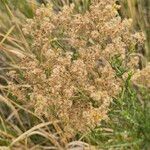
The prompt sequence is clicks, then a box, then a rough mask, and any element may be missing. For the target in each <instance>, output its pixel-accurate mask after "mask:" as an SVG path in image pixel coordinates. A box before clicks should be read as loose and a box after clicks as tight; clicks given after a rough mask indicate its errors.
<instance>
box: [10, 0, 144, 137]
mask: <svg viewBox="0 0 150 150" xmlns="http://www.w3.org/2000/svg"><path fill="white" fill-rule="evenodd" d="M117 8H118V6H117V5H116V4H115V0H93V1H92V4H91V6H90V8H89V10H88V11H86V12H85V13H84V14H79V13H77V12H76V11H75V10H74V6H73V5H71V6H64V7H63V10H62V11H60V12H54V11H53V10H52V7H51V6H49V5H48V6H47V7H44V6H43V7H41V8H39V9H37V12H36V16H35V17H34V18H33V19H30V20H28V23H27V24H26V25H25V27H24V28H23V31H24V33H25V34H26V35H27V36H29V37H30V40H31V50H32V53H31V57H29V56H27V57H25V58H23V59H22V60H21V62H20V63H19V65H20V67H21V68H24V69H22V71H21V72H20V71H19V73H18V72H17V73H14V72H13V73H12V74H13V75H12V74H11V75H10V76H12V78H13V80H12V82H10V90H11V91H12V93H13V94H14V95H15V96H17V99H18V100H20V101H21V102H23V103H24V105H26V106H27V107H28V108H31V109H33V110H34V112H35V113H36V114H38V115H39V116H45V117H47V118H48V119H49V120H55V119H59V120H61V121H62V125H63V130H64V131H65V132H68V133H70V134H71V135H74V133H75V132H76V131H79V132H85V131H87V130H88V129H89V127H90V128H91V127H95V126H96V125H97V124H99V123H100V121H101V120H104V119H107V112H108V110H109V105H110V103H111V101H112V98H113V97H116V96H117V95H118V93H119V92H120V90H121V87H122V81H121V79H120V78H119V77H117V76H116V70H115V69H114V68H113V67H112V66H111V63H110V62H111V58H112V57H113V56H115V55H118V54H119V55H120V57H121V59H123V60H125V59H126V57H128V52H129V51H130V47H131V46H132V47H133V46H135V45H136V44H137V43H138V42H139V40H137V37H135V36H134V33H132V30H131V23H132V21H131V20H130V19H125V20H122V19H121V17H120V16H119V15H118V12H117ZM139 38H140V40H141V39H142V38H141V36H139ZM123 62H124V66H125V65H126V64H125V62H126V61H123ZM14 80H15V81H17V82H13V81H14ZM18 83H19V86H18ZM23 85H28V86H23Z"/></svg>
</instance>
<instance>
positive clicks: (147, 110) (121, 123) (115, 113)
mask: <svg viewBox="0 0 150 150" xmlns="http://www.w3.org/2000/svg"><path fill="white" fill-rule="evenodd" d="M130 78H131V74H129V77H128V79H127V80H126V81H125V82H124V85H125V86H124V87H123V89H122V92H121V93H120V96H119V98H118V99H115V100H114V102H113V103H112V105H111V111H110V112H109V120H108V121H107V122H102V123H101V124H100V125H99V126H98V127H97V128H95V129H94V130H92V131H91V133H90V134H89V135H88V136H86V138H85V139H86V140H87V141H89V142H91V143H92V144H96V145H98V146H99V147H100V148H103V149H111V148H112V149H115V150H116V149H119V150H120V149H123V150H129V149H131V150H133V149H134V150H141V149H145V150H148V148H149V147H150V136H149V135H150V102H149V100H150V93H149V92H150V91H149V90H146V89H138V90H139V91H141V93H140V95H139V91H138V92H137V90H135V88H133V86H132V85H131V81H130Z"/></svg>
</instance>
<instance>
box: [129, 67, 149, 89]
mask: <svg viewBox="0 0 150 150" xmlns="http://www.w3.org/2000/svg"><path fill="white" fill-rule="evenodd" d="M132 82H133V84H134V85H137V86H140V87H145V88H148V89H150V65H147V66H146V67H145V68H144V69H142V70H139V71H137V72H136V73H135V74H134V75H133V77H132Z"/></svg>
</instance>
